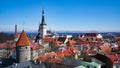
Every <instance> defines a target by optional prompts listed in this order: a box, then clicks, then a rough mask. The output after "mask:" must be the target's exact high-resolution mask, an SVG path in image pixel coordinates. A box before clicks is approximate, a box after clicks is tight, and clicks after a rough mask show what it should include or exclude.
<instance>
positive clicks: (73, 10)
mask: <svg viewBox="0 0 120 68" xmlns="http://www.w3.org/2000/svg"><path fill="white" fill-rule="evenodd" d="M42 7H44V10H45V21H46V24H47V26H48V29H51V30H53V31H60V30H63V31H120V0H0V31H14V25H15V24H17V25H18V31H22V29H23V28H24V30H26V31H37V30H38V26H39V23H40V22H41V13H42V12H41V10H42ZM23 22H24V23H25V24H24V26H23Z"/></svg>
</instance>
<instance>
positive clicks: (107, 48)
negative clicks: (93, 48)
mask: <svg viewBox="0 0 120 68" xmlns="http://www.w3.org/2000/svg"><path fill="white" fill-rule="evenodd" d="M100 48H101V50H104V51H109V52H111V48H110V47H109V46H100Z"/></svg>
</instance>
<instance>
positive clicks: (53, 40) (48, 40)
mask: <svg viewBox="0 0 120 68" xmlns="http://www.w3.org/2000/svg"><path fill="white" fill-rule="evenodd" d="M43 41H44V42H48V43H51V42H55V39H54V38H44V39H43Z"/></svg>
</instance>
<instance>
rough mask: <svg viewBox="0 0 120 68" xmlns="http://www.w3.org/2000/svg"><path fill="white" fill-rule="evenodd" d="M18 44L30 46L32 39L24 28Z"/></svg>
mask: <svg viewBox="0 0 120 68" xmlns="http://www.w3.org/2000/svg"><path fill="white" fill-rule="evenodd" d="M16 45H17V46H29V45H30V41H29V39H28V37H27V35H26V32H25V31H24V30H23V31H22V33H21V35H20V38H19V40H18V41H17V43H16Z"/></svg>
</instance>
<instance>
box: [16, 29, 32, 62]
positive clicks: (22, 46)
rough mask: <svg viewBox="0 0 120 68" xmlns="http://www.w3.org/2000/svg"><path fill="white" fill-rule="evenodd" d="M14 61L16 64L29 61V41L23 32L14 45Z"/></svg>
mask: <svg viewBox="0 0 120 68" xmlns="http://www.w3.org/2000/svg"><path fill="white" fill-rule="evenodd" d="M16 59H17V62H24V61H28V60H31V47H30V41H29V39H28V37H27V35H26V33H25V31H24V30H23V31H22V33H21V35H20V37H19V39H18V41H17V43H16Z"/></svg>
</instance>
